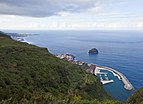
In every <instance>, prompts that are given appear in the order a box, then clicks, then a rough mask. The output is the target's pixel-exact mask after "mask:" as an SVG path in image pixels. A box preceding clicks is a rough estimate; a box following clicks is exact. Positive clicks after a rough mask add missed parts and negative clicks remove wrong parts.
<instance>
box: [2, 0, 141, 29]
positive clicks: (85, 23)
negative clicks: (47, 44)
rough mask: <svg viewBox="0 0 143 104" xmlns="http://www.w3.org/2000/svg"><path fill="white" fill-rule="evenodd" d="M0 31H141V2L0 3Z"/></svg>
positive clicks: (61, 0)
mask: <svg viewBox="0 0 143 104" xmlns="http://www.w3.org/2000/svg"><path fill="white" fill-rule="evenodd" d="M0 29H14V30H18V29H19V30H59V29H60V30H142V29H143V0H0Z"/></svg>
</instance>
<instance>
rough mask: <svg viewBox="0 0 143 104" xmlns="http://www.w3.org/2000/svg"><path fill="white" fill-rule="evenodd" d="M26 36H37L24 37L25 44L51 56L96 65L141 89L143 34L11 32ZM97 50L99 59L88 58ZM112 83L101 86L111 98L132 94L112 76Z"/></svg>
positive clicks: (132, 32)
mask: <svg viewBox="0 0 143 104" xmlns="http://www.w3.org/2000/svg"><path fill="white" fill-rule="evenodd" d="M10 32H18V33H19V32H23V33H25V32H28V33H36V34H39V35H35V36H28V37H25V40H26V41H28V42H31V43H32V44H35V45H37V46H41V47H47V48H48V49H49V51H50V52H51V53H54V54H56V53H70V54H73V55H75V56H76V59H77V60H82V61H85V62H88V63H94V64H99V65H103V66H108V67H111V68H114V69H116V70H117V71H119V72H121V73H123V74H124V75H125V76H126V77H127V79H128V80H129V81H130V82H131V83H132V84H133V86H134V88H135V90H137V89H139V88H140V87H142V86H143V77H142V75H143V32H139V31H60V30H59V31H10ZM94 47H95V48H97V49H98V50H99V54H98V55H89V54H88V50H89V49H91V48H94ZM108 77H109V78H110V79H113V80H114V81H115V82H114V83H111V84H107V85H104V88H105V90H106V91H107V92H108V93H109V94H110V95H112V96H113V97H114V98H116V99H119V100H125V99H127V97H128V96H129V95H130V94H132V93H133V92H134V91H135V90H133V91H127V90H125V89H124V85H123V83H122V81H119V80H118V78H117V77H114V76H113V75H112V74H111V73H109V76H108Z"/></svg>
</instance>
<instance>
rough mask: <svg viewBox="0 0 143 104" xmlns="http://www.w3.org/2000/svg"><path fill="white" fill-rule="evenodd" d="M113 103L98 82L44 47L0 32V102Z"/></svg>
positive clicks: (8, 103) (19, 103)
mask: <svg viewBox="0 0 143 104" xmlns="http://www.w3.org/2000/svg"><path fill="white" fill-rule="evenodd" d="M77 102H78V104H83V103H89V104H90V103H93V104H94V103H95V104H101V103H103V102H105V103H106V102H107V103H108V102H109V104H117V103H118V102H117V101H113V100H111V97H110V96H109V95H108V94H107V93H106V92H105V91H104V89H103V86H102V84H101V83H100V81H99V79H98V78H97V77H96V76H94V75H92V74H88V73H86V72H85V71H82V70H81V69H80V68H78V67H77V66H74V65H72V64H70V63H69V62H67V61H64V60H60V59H58V58H56V57H55V56H53V55H52V54H51V53H49V52H48V50H47V49H46V48H41V47H37V46H34V45H29V44H27V43H22V42H18V41H14V40H12V39H11V38H10V37H9V36H7V35H5V34H4V33H2V32H0V103H2V104H3V103H5V104H34V103H37V104H49V103H51V104H57V103H61V104H68V103H71V104H73V103H77Z"/></svg>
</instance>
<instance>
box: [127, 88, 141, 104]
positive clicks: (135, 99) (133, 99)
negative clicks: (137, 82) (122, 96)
mask: <svg viewBox="0 0 143 104" xmlns="http://www.w3.org/2000/svg"><path fill="white" fill-rule="evenodd" d="M128 103H129V104H143V88H140V89H139V90H137V91H136V92H135V93H133V94H132V95H131V96H130V97H129V99H128Z"/></svg>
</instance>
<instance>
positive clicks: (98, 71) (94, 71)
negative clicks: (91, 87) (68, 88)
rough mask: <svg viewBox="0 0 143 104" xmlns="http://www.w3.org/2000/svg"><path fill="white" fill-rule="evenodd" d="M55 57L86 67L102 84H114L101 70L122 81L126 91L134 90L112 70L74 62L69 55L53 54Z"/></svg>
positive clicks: (119, 74)
mask: <svg viewBox="0 0 143 104" xmlns="http://www.w3.org/2000/svg"><path fill="white" fill-rule="evenodd" d="M55 56H56V57H58V58H60V59H65V60H67V61H69V62H71V63H73V64H77V65H79V66H83V65H84V66H86V65H87V66H86V67H87V69H86V71H87V72H89V73H92V74H94V75H95V76H98V77H99V78H100V81H101V83H102V84H110V83H113V82H114V80H113V79H109V78H108V73H105V72H101V71H102V70H106V71H109V72H111V73H112V74H113V75H114V76H115V77H117V78H118V79H119V80H122V82H123V84H124V88H125V89H126V90H133V89H134V87H133V85H132V84H131V83H130V82H129V80H128V79H127V78H126V77H125V76H124V75H123V74H122V73H120V72H118V71H116V70H115V69H113V68H109V67H105V66H100V65H96V64H88V63H86V62H83V61H78V60H74V58H75V56H74V55H71V54H55ZM102 75H103V76H104V78H103V77H102Z"/></svg>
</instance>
